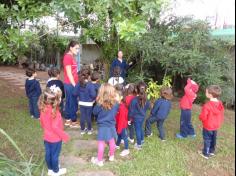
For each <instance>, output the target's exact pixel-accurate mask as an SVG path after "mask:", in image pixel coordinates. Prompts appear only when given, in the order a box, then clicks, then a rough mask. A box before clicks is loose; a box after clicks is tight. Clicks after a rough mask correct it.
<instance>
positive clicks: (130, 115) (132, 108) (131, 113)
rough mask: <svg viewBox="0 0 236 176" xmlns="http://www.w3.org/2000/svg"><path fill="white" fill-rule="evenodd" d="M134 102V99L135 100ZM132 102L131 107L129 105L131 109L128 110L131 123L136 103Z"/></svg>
mask: <svg viewBox="0 0 236 176" xmlns="http://www.w3.org/2000/svg"><path fill="white" fill-rule="evenodd" d="M133 100H134V99H133ZM133 100H132V101H131V103H130V105H129V109H128V121H130V120H131V118H132V117H133V113H134V112H133V110H134V108H135V107H134V106H135V105H134V101H133Z"/></svg>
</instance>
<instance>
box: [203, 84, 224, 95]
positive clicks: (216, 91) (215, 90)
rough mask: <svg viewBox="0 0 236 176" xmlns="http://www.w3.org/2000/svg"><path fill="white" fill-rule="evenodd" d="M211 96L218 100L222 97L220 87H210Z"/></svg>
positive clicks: (208, 89)
mask: <svg viewBox="0 0 236 176" xmlns="http://www.w3.org/2000/svg"><path fill="white" fill-rule="evenodd" d="M206 89H207V91H208V93H209V94H211V95H212V96H213V98H218V97H219V96H220V95H221V92H222V91H221V88H220V86H218V85H210V86H208V87H207V88H206Z"/></svg>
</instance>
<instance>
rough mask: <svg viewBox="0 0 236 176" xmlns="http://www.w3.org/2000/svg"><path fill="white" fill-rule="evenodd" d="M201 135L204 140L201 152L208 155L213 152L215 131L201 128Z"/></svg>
mask: <svg viewBox="0 0 236 176" xmlns="http://www.w3.org/2000/svg"><path fill="white" fill-rule="evenodd" d="M202 135H203V140H204V148H203V150H202V153H203V154H204V155H205V156H209V154H210V153H214V152H215V147H216V137H217V131H216V130H214V131H209V130H206V129H204V128H203V130H202Z"/></svg>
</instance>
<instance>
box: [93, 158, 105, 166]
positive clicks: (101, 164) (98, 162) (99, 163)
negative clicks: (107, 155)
mask: <svg viewBox="0 0 236 176" xmlns="http://www.w3.org/2000/svg"><path fill="white" fill-rule="evenodd" d="M91 162H92V163H93V164H95V165H97V166H99V167H102V166H103V165H104V164H103V161H98V158H97V157H92V158H91Z"/></svg>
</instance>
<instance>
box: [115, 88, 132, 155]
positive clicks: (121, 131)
mask: <svg viewBox="0 0 236 176" xmlns="http://www.w3.org/2000/svg"><path fill="white" fill-rule="evenodd" d="M134 88H135V87H134V85H133V84H130V85H127V86H126V88H125V90H124V96H125V97H124V98H123V99H122V102H121V103H120V107H119V110H118V112H117V115H116V131H117V134H118V139H117V141H116V148H117V149H119V148H120V147H119V146H120V143H121V140H123V141H124V145H125V149H124V150H123V151H122V152H121V153H120V155H121V156H126V155H128V154H129V143H128V132H127V127H128V107H129V104H130V102H131V100H132V99H133V98H134V97H135V96H134V95H133V92H134ZM118 91H119V90H118ZM126 95H127V96H126ZM122 96H123V95H122Z"/></svg>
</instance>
